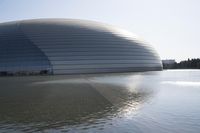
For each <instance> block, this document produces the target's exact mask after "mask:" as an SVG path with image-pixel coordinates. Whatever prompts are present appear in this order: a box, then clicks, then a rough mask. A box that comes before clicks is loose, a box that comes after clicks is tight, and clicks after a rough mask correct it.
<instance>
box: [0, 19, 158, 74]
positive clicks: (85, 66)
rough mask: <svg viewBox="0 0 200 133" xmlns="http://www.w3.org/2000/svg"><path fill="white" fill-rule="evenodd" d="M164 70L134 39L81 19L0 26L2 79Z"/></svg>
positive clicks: (148, 49)
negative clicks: (21, 75)
mask: <svg viewBox="0 0 200 133" xmlns="http://www.w3.org/2000/svg"><path fill="white" fill-rule="evenodd" d="M157 70H162V63H161V61H160V58H159V56H158V54H157V53H156V51H155V50H154V49H153V48H152V47H151V46H150V45H148V44H146V43H145V42H143V41H141V40H139V39H137V38H136V37H135V36H134V35H132V34H131V33H129V32H127V31H125V30H122V29H118V28H115V27H113V26H110V25H107V24H102V23H98V22H93V21H86V20H77V19H34V20H23V21H14V22H6V23H1V24H0V73H1V75H2V74H9V73H10V74H21V73H25V74H43V73H44V74H83V73H106V72H141V71H157Z"/></svg>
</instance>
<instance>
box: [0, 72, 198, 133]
mask: <svg viewBox="0 0 200 133" xmlns="http://www.w3.org/2000/svg"><path fill="white" fill-rule="evenodd" d="M199 81H200V71H192V70H189V71H183V70H182V71H163V72H146V73H123V74H122V73H120V74H99V75H76V76H35V77H34V76H33V77H5V78H0V85H1V87H0V108H1V109H0V132H113V133H114V132H120V133H121V132H130V133H132V132H139V133H140V132H182V133H184V132H193V133H197V132H198V131H199V130H200V113H199V112H200V102H199V101H200V89H199V87H200V82H199ZM191 88H192V89H191Z"/></svg>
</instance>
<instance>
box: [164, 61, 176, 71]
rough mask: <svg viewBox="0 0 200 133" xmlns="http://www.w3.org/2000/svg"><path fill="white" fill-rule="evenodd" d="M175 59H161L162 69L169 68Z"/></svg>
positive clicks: (172, 65)
mask: <svg viewBox="0 0 200 133" xmlns="http://www.w3.org/2000/svg"><path fill="white" fill-rule="evenodd" d="M175 63H176V61H175V60H174V59H167V60H162V64H163V68H164V69H171V68H173V67H174V65H175Z"/></svg>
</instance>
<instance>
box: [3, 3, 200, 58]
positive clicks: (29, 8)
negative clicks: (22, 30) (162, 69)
mask: <svg viewBox="0 0 200 133" xmlns="http://www.w3.org/2000/svg"><path fill="white" fill-rule="evenodd" d="M34 18H76V19H86V20H94V21H99V22H104V23H108V24H111V25H115V26H118V27H121V28H123V29H126V30H128V31H131V32H133V33H134V34H136V35H138V36H139V37H141V38H143V39H144V40H145V41H147V42H149V44H151V45H153V46H154V48H155V49H156V50H157V51H158V53H159V55H160V57H161V59H176V61H180V60H184V59H187V58H200V52H199V51H200V0H0V22H6V21H14V20H21V19H34Z"/></svg>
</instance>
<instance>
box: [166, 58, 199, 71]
mask: <svg viewBox="0 0 200 133" xmlns="http://www.w3.org/2000/svg"><path fill="white" fill-rule="evenodd" d="M163 69H200V58H197V59H188V60H184V61H181V62H179V63H177V62H175V63H173V64H165V63H163Z"/></svg>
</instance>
